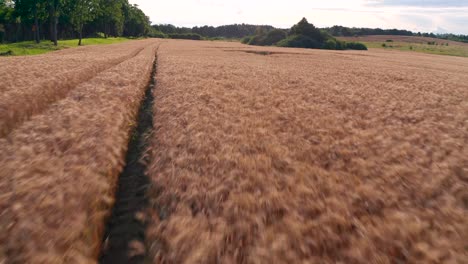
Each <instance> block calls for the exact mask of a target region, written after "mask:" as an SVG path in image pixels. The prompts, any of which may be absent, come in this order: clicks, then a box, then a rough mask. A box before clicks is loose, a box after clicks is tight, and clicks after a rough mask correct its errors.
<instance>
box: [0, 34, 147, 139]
mask: <svg viewBox="0 0 468 264" xmlns="http://www.w3.org/2000/svg"><path fill="white" fill-rule="evenodd" d="M148 43H149V42H148V41H130V42H127V43H122V44H114V45H105V46H87V47H80V48H76V49H70V50H62V51H57V52H53V53H50V54H44V55H38V56H30V57H11V58H1V59H0V69H2V70H1V71H0V80H1V82H0V137H4V136H6V135H7V134H8V133H9V132H10V131H11V130H12V129H13V128H15V127H17V126H18V125H20V124H21V123H22V122H24V121H25V120H27V119H29V118H30V117H31V116H33V115H35V114H39V113H41V112H42V111H44V110H45V109H47V107H48V106H49V105H50V104H51V103H53V102H55V101H57V100H59V99H62V98H64V97H65V96H66V95H67V94H68V92H69V91H70V90H72V89H74V88H75V87H76V86H77V85H78V84H80V83H82V82H85V81H87V80H89V79H92V78H93V77H94V76H96V75H97V74H98V73H99V72H101V71H104V70H106V69H109V68H111V67H113V66H115V65H117V64H119V63H121V62H123V61H125V60H127V59H129V58H131V57H133V56H136V55H137V54H138V53H139V52H140V51H142V49H143V48H144V47H145V46H146V45H148Z"/></svg>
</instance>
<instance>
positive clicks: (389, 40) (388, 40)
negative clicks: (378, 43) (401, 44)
mask: <svg viewBox="0 0 468 264" xmlns="http://www.w3.org/2000/svg"><path fill="white" fill-rule="evenodd" d="M385 42H393V40H391V39H387V40H386V41H385Z"/></svg>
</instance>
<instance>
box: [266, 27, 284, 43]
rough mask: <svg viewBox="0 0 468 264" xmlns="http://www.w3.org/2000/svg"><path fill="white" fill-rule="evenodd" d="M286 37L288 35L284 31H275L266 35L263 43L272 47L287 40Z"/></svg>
mask: <svg viewBox="0 0 468 264" xmlns="http://www.w3.org/2000/svg"><path fill="white" fill-rule="evenodd" d="M286 37H287V34H286V32H285V31H284V30H281V29H273V30H271V31H270V32H268V33H267V34H266V36H265V37H264V39H263V41H262V45H264V46H271V45H274V44H276V43H278V42H279V41H281V40H283V39H285V38H286Z"/></svg>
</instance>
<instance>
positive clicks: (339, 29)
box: [153, 24, 468, 42]
mask: <svg viewBox="0 0 468 264" xmlns="http://www.w3.org/2000/svg"><path fill="white" fill-rule="evenodd" d="M153 28H154V29H156V30H157V31H159V32H162V33H163V34H165V35H166V37H167V36H170V35H171V34H177V36H182V35H185V36H189V35H187V34H197V35H200V36H201V37H205V38H238V39H241V38H244V37H247V36H253V35H258V34H257V33H258V32H259V31H262V32H268V31H271V30H273V29H279V28H274V27H273V26H269V25H250V24H233V25H224V26H218V27H213V26H202V27H198V26H196V27H192V28H189V27H177V26H174V25H171V24H159V25H153ZM320 29H321V30H322V31H325V32H326V33H328V34H330V35H332V36H335V37H354V36H365V35H399V36H423V37H432V38H439V39H447V40H453V41H461V42H468V35H456V34H434V33H421V32H412V31H409V30H402V29H381V28H354V27H353V28H351V27H344V26H333V27H326V28H320ZM280 30H282V29H280ZM192 36H193V35H192Z"/></svg>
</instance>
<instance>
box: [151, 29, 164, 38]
mask: <svg viewBox="0 0 468 264" xmlns="http://www.w3.org/2000/svg"><path fill="white" fill-rule="evenodd" d="M148 37H150V38H167V35H166V34H164V33H162V32H161V31H158V30H151V31H150V32H149V33H148Z"/></svg>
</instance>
